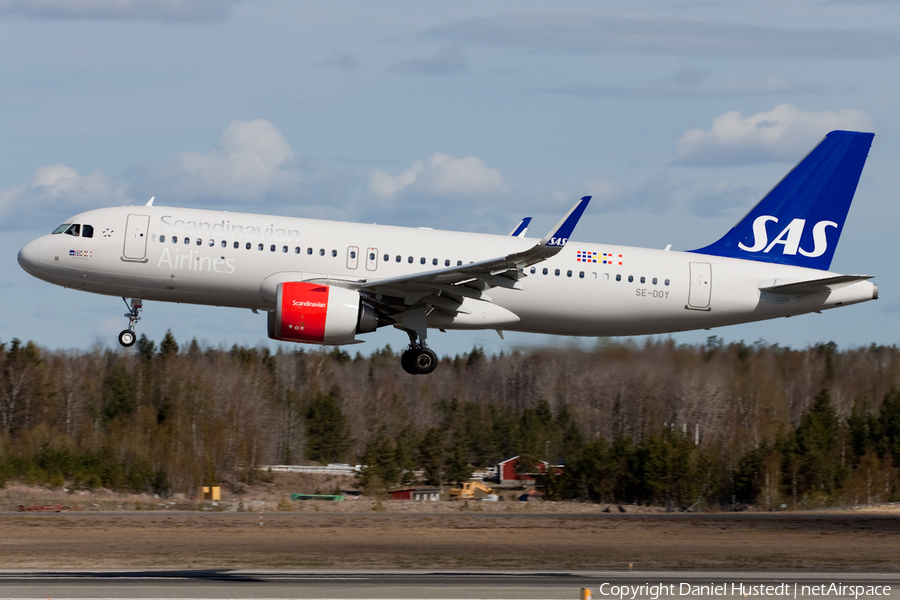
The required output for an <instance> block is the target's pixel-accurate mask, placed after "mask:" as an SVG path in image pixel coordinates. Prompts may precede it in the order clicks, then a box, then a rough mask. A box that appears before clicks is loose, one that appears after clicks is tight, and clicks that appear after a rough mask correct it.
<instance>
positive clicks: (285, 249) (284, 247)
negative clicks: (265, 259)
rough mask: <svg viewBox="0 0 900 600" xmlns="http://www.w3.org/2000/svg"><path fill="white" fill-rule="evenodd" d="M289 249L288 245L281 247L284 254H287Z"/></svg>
mask: <svg viewBox="0 0 900 600" xmlns="http://www.w3.org/2000/svg"><path fill="white" fill-rule="evenodd" d="M287 250H288V248H287V246H282V247H281V251H282V252H283V253H284V254H287Z"/></svg>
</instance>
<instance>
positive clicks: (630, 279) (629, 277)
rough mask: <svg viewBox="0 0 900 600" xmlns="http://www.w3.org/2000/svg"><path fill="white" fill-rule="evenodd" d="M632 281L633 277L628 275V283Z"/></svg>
mask: <svg viewBox="0 0 900 600" xmlns="http://www.w3.org/2000/svg"><path fill="white" fill-rule="evenodd" d="M632 281H634V275H629V276H628V283H631V282H632Z"/></svg>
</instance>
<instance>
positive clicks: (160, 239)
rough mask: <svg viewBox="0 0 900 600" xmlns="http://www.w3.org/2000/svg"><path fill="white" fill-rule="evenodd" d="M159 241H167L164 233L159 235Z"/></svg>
mask: <svg viewBox="0 0 900 600" xmlns="http://www.w3.org/2000/svg"><path fill="white" fill-rule="evenodd" d="M159 241H160V242H161V243H162V242H165V241H166V236H164V235H161V236H159Z"/></svg>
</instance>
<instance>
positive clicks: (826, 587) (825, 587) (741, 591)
mask: <svg viewBox="0 0 900 600" xmlns="http://www.w3.org/2000/svg"><path fill="white" fill-rule="evenodd" d="M597 591H598V592H599V594H598V595H597V597H598V598H599V597H603V598H619V600H625V599H626V598H627V599H628V600H638V599H641V600H643V599H646V598H649V599H650V600H659V599H660V598H675V597H686V596H687V597H691V596H693V597H700V596H734V597H742V598H743V597H748V596H750V597H759V596H771V597H778V598H804V597H806V598H817V597H826V596H832V597H836V598H855V599H857V598H861V597H863V598H866V597H874V596H890V595H891V586H889V585H858V584H857V585H845V584H843V583H819V584H803V583H775V584H746V583H741V582H734V583H718V584H712V583H711V584H708V585H695V584H691V583H669V584H665V583H658V584H650V583H647V584H644V585H615V584H611V583H604V584H603V585H601V586H600V589H599V590H597Z"/></svg>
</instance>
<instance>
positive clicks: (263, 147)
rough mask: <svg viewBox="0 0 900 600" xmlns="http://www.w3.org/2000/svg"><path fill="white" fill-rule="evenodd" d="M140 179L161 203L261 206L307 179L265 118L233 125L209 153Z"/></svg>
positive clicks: (182, 157)
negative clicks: (187, 201) (183, 201)
mask: <svg viewBox="0 0 900 600" xmlns="http://www.w3.org/2000/svg"><path fill="white" fill-rule="evenodd" d="M137 179H138V181H139V183H140V187H141V188H142V189H147V190H152V193H153V194H155V195H157V196H159V197H160V199H161V200H162V199H163V198H169V197H171V198H174V199H176V200H177V199H192V200H201V201H202V200H215V201H237V202H260V201H262V200H264V199H266V198H268V197H271V196H279V197H281V196H285V195H287V194H289V193H291V192H292V191H295V190H296V188H297V186H298V185H299V184H300V182H301V179H302V177H301V173H300V170H299V168H298V165H297V164H296V162H295V161H294V154H293V152H292V151H291V146H290V144H289V143H288V142H287V140H286V139H285V138H284V136H283V135H281V132H280V131H279V130H278V129H277V128H276V127H275V126H274V125H272V123H270V122H269V121H267V120H266V119H253V120H252V121H232V122H231V123H230V124H229V125H228V127H227V128H226V129H225V131H224V132H223V133H222V135H221V137H220V138H219V141H218V143H217V144H216V147H215V148H214V149H212V150H210V151H209V152H205V153H203V152H182V153H181V154H179V155H178V156H177V157H175V158H174V159H170V160H167V161H163V162H161V163H158V164H145V165H142V166H141V167H140V168H139V170H138V174H137Z"/></svg>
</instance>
